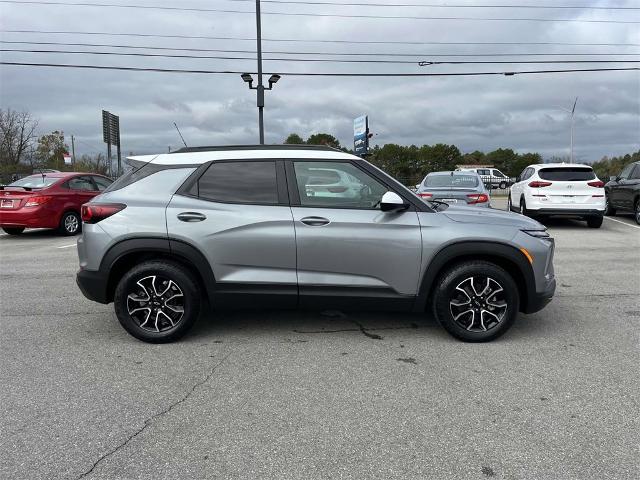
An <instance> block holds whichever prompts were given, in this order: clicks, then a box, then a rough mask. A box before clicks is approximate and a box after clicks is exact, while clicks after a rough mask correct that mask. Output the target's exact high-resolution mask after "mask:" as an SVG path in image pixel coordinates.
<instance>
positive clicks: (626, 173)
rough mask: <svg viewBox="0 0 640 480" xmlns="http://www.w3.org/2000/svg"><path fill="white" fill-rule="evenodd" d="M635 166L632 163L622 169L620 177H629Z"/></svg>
mask: <svg viewBox="0 0 640 480" xmlns="http://www.w3.org/2000/svg"><path fill="white" fill-rule="evenodd" d="M632 168H633V163H630V164H629V165H627V166H626V167H624V168H623V169H622V172H620V179H622V180H627V179H628V178H629V174H630V173H631V169H632Z"/></svg>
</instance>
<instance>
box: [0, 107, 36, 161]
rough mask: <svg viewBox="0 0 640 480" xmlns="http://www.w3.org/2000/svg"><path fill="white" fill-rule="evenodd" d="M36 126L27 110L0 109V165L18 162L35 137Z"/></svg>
mask: <svg viewBox="0 0 640 480" xmlns="http://www.w3.org/2000/svg"><path fill="white" fill-rule="evenodd" d="M37 126H38V122H37V121H36V120H34V119H33V118H32V117H31V114H30V113H29V112H18V111H16V110H11V109H10V108H8V109H6V110H4V109H0V166H15V165H18V163H20V161H21V160H22V159H23V156H24V155H25V154H26V153H27V152H28V150H29V149H30V147H31V146H32V145H33V141H34V140H35V139H36V128H37Z"/></svg>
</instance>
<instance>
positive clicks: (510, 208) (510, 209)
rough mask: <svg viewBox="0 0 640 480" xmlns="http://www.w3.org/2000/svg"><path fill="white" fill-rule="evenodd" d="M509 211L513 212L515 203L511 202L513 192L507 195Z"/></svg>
mask: <svg viewBox="0 0 640 480" xmlns="http://www.w3.org/2000/svg"><path fill="white" fill-rule="evenodd" d="M507 212H513V203H512V202H511V192H509V195H507Z"/></svg>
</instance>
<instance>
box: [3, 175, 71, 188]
mask: <svg viewBox="0 0 640 480" xmlns="http://www.w3.org/2000/svg"><path fill="white" fill-rule="evenodd" d="M58 180H60V177H47V176H46V174H45V176H44V178H43V177H42V175H31V176H30V177H24V178H21V179H20V180H16V181H15V182H13V183H10V184H9V185H7V186H8V187H27V188H45V187H49V186H51V185H53V184H54V183H56V182H57V181H58Z"/></svg>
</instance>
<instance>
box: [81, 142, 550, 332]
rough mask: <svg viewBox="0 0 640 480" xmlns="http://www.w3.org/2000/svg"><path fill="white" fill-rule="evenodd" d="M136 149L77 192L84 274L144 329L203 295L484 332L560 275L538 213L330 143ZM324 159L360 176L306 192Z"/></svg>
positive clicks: (128, 324) (123, 318)
mask: <svg viewBox="0 0 640 480" xmlns="http://www.w3.org/2000/svg"><path fill="white" fill-rule="evenodd" d="M128 162H130V163H131V164H132V165H133V167H134V168H133V169H132V170H131V171H130V172H129V173H128V174H126V175H124V176H123V177H121V178H119V179H118V180H117V181H116V182H114V184H113V185H112V186H111V187H110V188H109V189H107V190H106V191H105V192H103V193H102V194H101V195H99V196H98V197H96V198H94V199H93V200H91V201H90V202H89V203H87V204H85V205H83V207H82V219H83V222H84V228H83V233H82V236H81V237H80V239H79V240H78V254H79V258H80V270H79V272H78V275H77V283H78V285H79V287H80V289H81V290H82V292H83V293H84V295H85V296H86V297H87V298H89V299H91V300H94V301H97V302H100V303H110V302H113V303H114V306H115V312H116V315H117V317H118V320H119V321H120V323H121V324H122V326H123V327H124V328H125V329H126V330H127V331H128V332H129V333H130V334H131V335H133V336H134V337H136V338H138V339H140V340H143V341H146V342H154V343H160V342H169V341H172V340H176V339H178V338H180V337H181V336H182V335H184V334H185V333H186V332H187V331H188V330H189V329H190V328H191V326H192V325H193V323H194V322H195V321H196V318H197V317H198V312H199V310H200V308H201V305H202V303H203V301H205V300H207V301H208V303H209V304H210V305H211V306H212V307H213V309H214V310H215V309H222V308H233V309H238V308H244V307H247V308H265V307H278V308H318V309H329V308H337V309H343V310H346V309H350V310H367V309H369V310H376V311H379V310H383V309H386V310H395V311H416V312H424V311H425V310H427V309H433V310H434V311H435V315H436V317H437V318H438V320H439V321H440V323H441V324H442V325H443V326H444V328H446V329H447V330H448V331H449V332H450V333H451V334H452V335H453V336H455V337H457V338H460V339H462V340H466V341H472V342H481V341H488V340H491V339H494V338H496V337H498V336H500V335H501V334H503V333H504V332H505V331H506V330H507V329H508V328H509V327H510V326H511V324H512V323H513V322H514V320H515V318H516V315H517V313H518V312H519V311H521V312H526V313H530V312H535V311H538V310H540V309H541V308H543V307H544V306H545V305H546V304H547V303H548V302H549V301H550V300H551V297H552V296H553V293H554V290H555V277H554V271H553V264H552V257H553V249H554V243H553V240H552V239H551V238H550V237H549V234H548V233H547V232H546V229H545V227H544V226H543V225H541V224H539V223H538V222H536V221H535V220H532V219H529V218H526V217H523V216H521V215H516V214H513V213H507V212H502V211H498V210H491V209H479V208H473V207H458V208H449V206H448V205H446V204H442V203H433V202H426V201H423V200H422V199H420V198H418V197H417V196H416V195H415V194H414V193H412V192H411V191H410V190H408V189H407V188H406V187H405V186H404V185H402V184H401V183H399V182H398V181H396V180H395V179H393V178H392V177H390V176H389V175H387V174H385V173H384V172H382V171H381V170H379V169H378V168H376V167H374V166H373V165H371V164H370V163H368V162H367V161H365V160H363V159H361V158H359V157H356V156H353V155H350V154H347V153H344V152H341V151H339V150H335V149H331V148H329V147H321V146H300V145H290V146H289V145H285V146H276V145H274V146H254V147H250V146H247V147H201V148H185V149H182V150H179V151H177V152H175V153H169V154H160V155H150V156H141V157H131V158H130V159H129V160H128ZM318 169H323V170H327V171H328V170H336V171H340V172H343V173H345V174H347V178H349V179H353V180H350V181H352V182H354V183H355V184H356V185H357V186H358V185H362V186H363V187H366V188H359V189H358V192H359V194H358V195H357V196H353V197H352V196H316V195H315V194H314V195H310V194H309V190H308V188H307V185H308V183H307V180H306V177H309V176H310V174H311V173H312V172H317V171H318Z"/></svg>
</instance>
